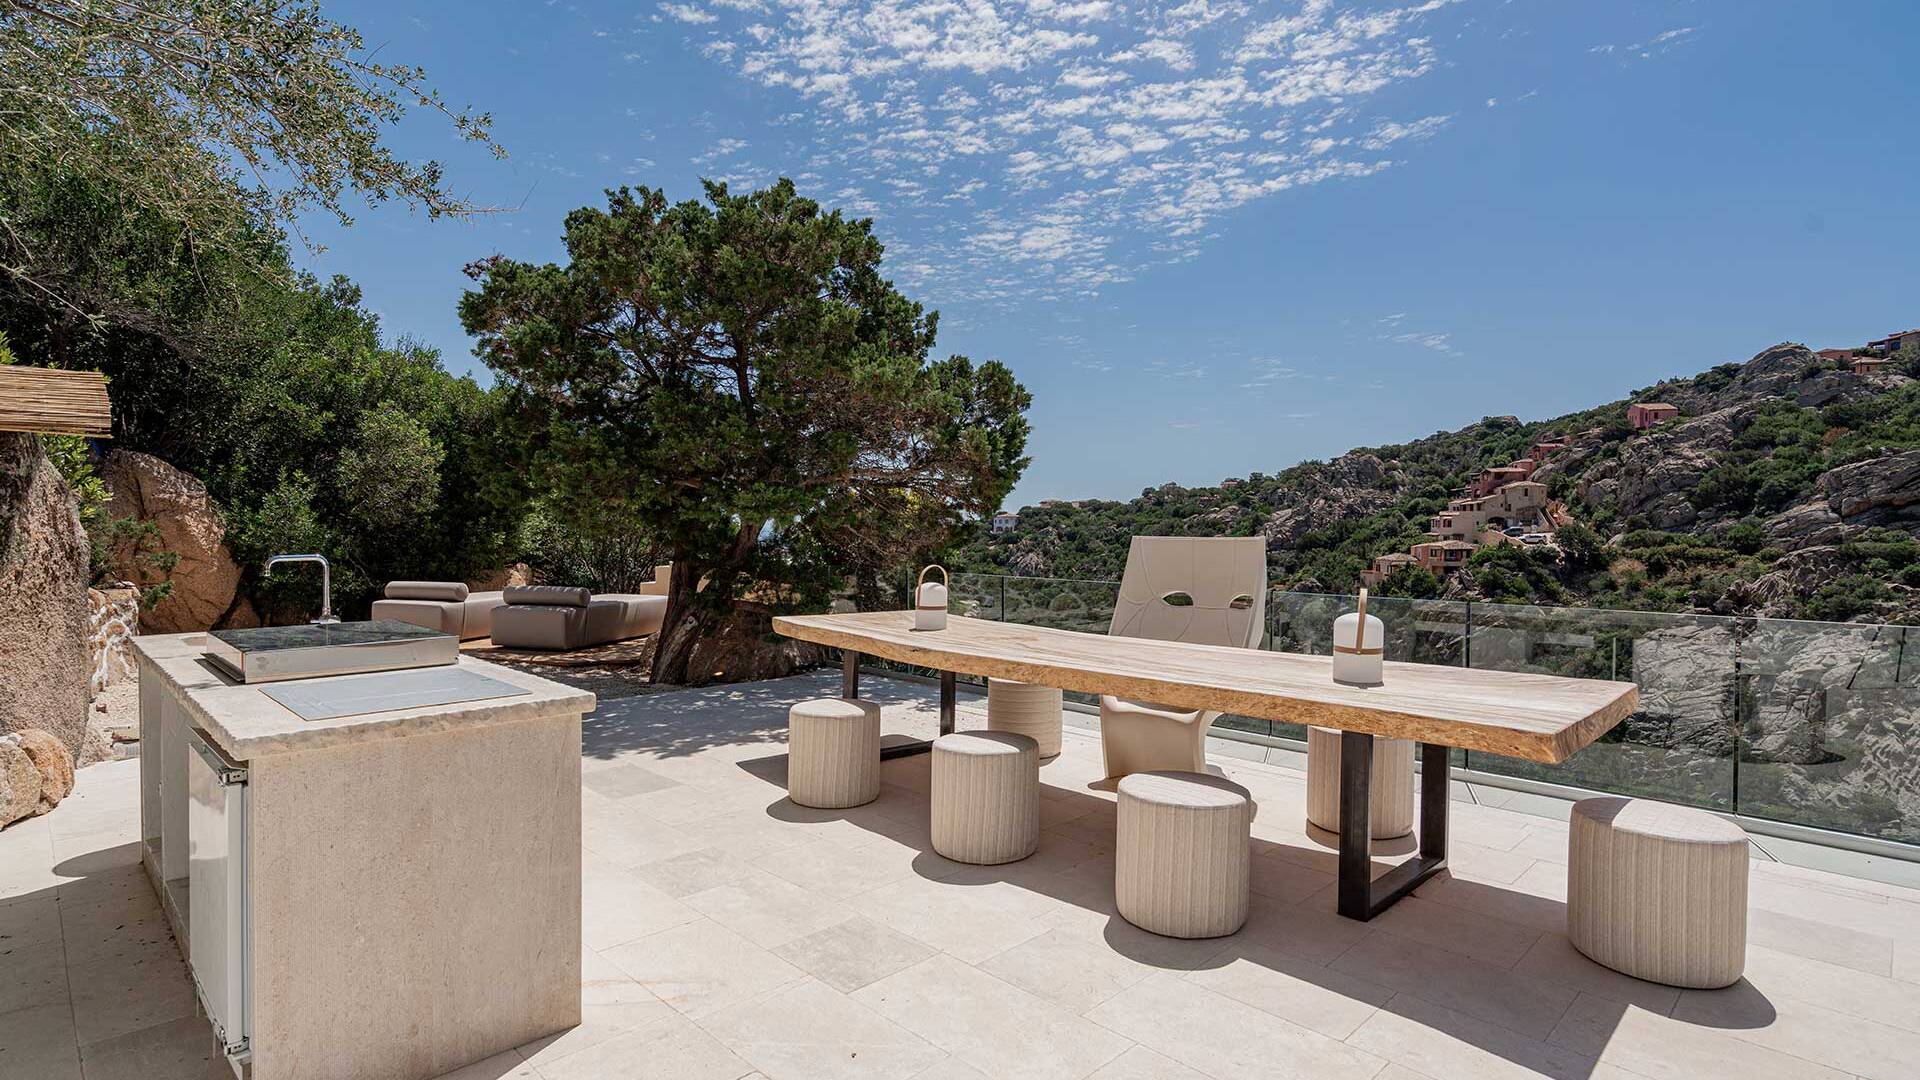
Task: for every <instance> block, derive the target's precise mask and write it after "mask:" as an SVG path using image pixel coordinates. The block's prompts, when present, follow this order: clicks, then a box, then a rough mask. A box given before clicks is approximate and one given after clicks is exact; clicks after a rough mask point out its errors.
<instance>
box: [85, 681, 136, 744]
mask: <svg viewBox="0 0 1920 1080" xmlns="http://www.w3.org/2000/svg"><path fill="white" fill-rule="evenodd" d="M87 724H88V726H89V727H91V728H93V732H94V734H95V735H96V736H97V738H96V739H94V740H92V742H91V746H90V749H97V750H98V752H99V754H100V756H97V757H96V756H94V755H93V754H92V753H89V754H88V755H87V761H85V762H83V763H82V764H89V765H90V764H92V763H93V762H95V761H105V760H111V758H112V751H111V749H110V747H111V745H112V744H111V743H110V741H109V736H110V735H111V733H112V732H113V730H114V729H115V728H128V729H131V730H133V731H136V732H137V731H139V730H140V676H138V675H128V676H126V677H125V678H123V679H121V680H120V681H119V682H116V683H114V684H113V685H112V686H109V687H107V688H106V689H105V690H102V691H101V692H100V693H98V694H95V695H94V698H93V704H92V706H91V707H89V708H88V709H87ZM132 745H135V746H137V745H139V744H138V743H135V744H132Z"/></svg>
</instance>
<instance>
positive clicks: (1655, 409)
mask: <svg viewBox="0 0 1920 1080" xmlns="http://www.w3.org/2000/svg"><path fill="white" fill-rule="evenodd" d="M1679 415H1680V406H1678V405H1669V404H1667V403H1666V402H1664V401H1636V402H1634V403H1633V404H1631V405H1629V406H1627V423H1629V424H1631V425H1633V429H1634V430H1635V431H1645V430H1647V429H1648V428H1650V427H1652V426H1653V425H1655V424H1658V423H1660V422H1661V421H1663V420H1671V419H1673V418H1674V417H1676V416H1679Z"/></svg>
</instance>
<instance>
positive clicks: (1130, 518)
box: [953, 343, 1920, 621]
mask: <svg viewBox="0 0 1920 1080" xmlns="http://www.w3.org/2000/svg"><path fill="white" fill-rule="evenodd" d="M1851 367H1852V366H1851V364H1850V363H1849V362H1848V360H1847V359H1846V358H1845V357H1843V356H1840V357H1836V356H1835V355H1832V354H1828V355H1825V356H1823V355H1817V354H1815V353H1814V352H1812V351H1810V350H1809V349H1807V348H1806V347H1805V346H1804V345H1798V344H1791V343H1788V344H1781V345H1776V346H1774V347H1772V348H1770V349H1766V350H1764V351H1762V352H1761V353H1759V354H1758V355H1756V356H1754V357H1753V358H1752V359H1751V360H1748V361H1746V362H1745V363H1743V364H1742V363H1734V364H1722V365H1720V366H1718V367H1714V368H1711V369H1709V370H1707V371H1704V372H1702V373H1700V374H1698V375H1695V376H1692V377H1688V378H1679V379H1670V380H1667V381H1664V382H1661V383H1657V384H1655V385H1654V386H1651V387H1648V388H1645V389H1643V390H1640V391H1637V392H1635V393H1634V394H1632V395H1630V396H1629V397H1627V398H1623V399H1621V400H1618V401H1613V402H1608V403H1607V404H1604V405H1600V406H1597V407H1595V408H1592V409H1588V410H1584V411H1582V412H1577V413H1572V414H1569V415H1566V416H1560V417H1555V418H1553V419H1551V420H1543V421H1534V422H1527V421H1522V420H1519V419H1517V418H1515V417H1511V416H1499V417H1488V418H1486V419H1484V420H1481V421H1480V422H1478V423H1476V424H1471V425H1468V426H1467V427H1464V428H1461V429H1460V430H1458V431H1451V432H1439V433H1436V434H1433V435H1429V436H1427V437H1425V438H1421V439H1417V440H1414V441H1412V442H1408V443H1403V444H1399V445H1393V446H1379V447H1366V448H1359V449H1355V450H1351V451H1349V452H1347V453H1345V454H1342V455H1341V456H1339V457H1337V458H1334V459H1332V460H1330V461H1309V462H1302V463H1301V464H1298V465H1295V466H1292V467H1290V468H1287V469H1284V470H1282V471H1280V472H1278V473H1275V474H1272V475H1267V474H1263V473H1257V472H1256V473H1253V474H1251V475H1249V476H1247V477H1245V478H1244V479H1230V480H1226V481H1224V482H1222V483H1221V484H1219V485H1218V486H1213V487H1192V488H1189V487H1183V486H1181V485H1178V484H1163V485H1161V486H1159V487H1156V488H1149V489H1147V490H1145V491H1143V492H1141V494H1140V496H1139V497H1138V498H1136V499H1129V500H1125V501H1115V500H1093V499H1090V500H1077V501H1074V502H1062V501H1049V502H1047V503H1043V504H1041V505H1040V506H1031V507H1023V508H1022V509H1021V510H1020V512H1019V521H1018V524H1017V525H1016V526H1015V527H1014V528H1012V529H1010V530H1007V531H1004V532H1000V533H997V534H996V533H991V532H990V531H989V530H988V529H986V528H985V527H983V528H982V530H981V533H980V534H979V536H978V537H976V538H975V539H974V540H972V541H971V542H969V543H968V544H966V545H964V546H963V547H962V549H961V550H959V551H957V552H956V553H954V557H953V562H954V563H955V565H956V566H958V567H959V568H962V569H966V570H974V571H981V572H993V573H1010V574H1016V575H1021V576H1051V577H1093V578H1117V577H1118V576H1119V574H1120V571H1121V569H1122V567H1123V566H1124V564H1125V561H1126V549H1127V542H1128V538H1129V537H1130V536H1132V535H1134V534H1149V535H1153V534H1172V535H1209V536H1252V535H1261V536H1264V537H1265V538H1266V540H1267V548H1268V560H1269V565H1270V567H1271V570H1272V575H1273V580H1274V582H1275V584H1276V585H1281V586H1284V587H1288V588H1295V589H1303V590H1323V591H1330V592H1350V591H1352V590H1353V589H1354V588H1355V587H1357V586H1358V584H1359V575H1360V571H1361V569H1362V568H1363V567H1365V566H1366V565H1367V564H1368V563H1369V562H1370V561H1371V560H1372V559H1373V558H1374V557H1375V556H1378V555H1384V554H1387V553H1389V552H1393V551H1405V550H1407V548H1408V547H1409V546H1410V545H1411V544H1415V543H1419V542H1421V541H1422V540H1424V539H1427V538H1428V537H1426V536H1425V532H1424V530H1425V529H1426V527H1427V524H1428V521H1429V519H1430V518H1431V517H1432V516H1433V515H1434V514H1435V513H1438V512H1440V511H1442V510H1444V509H1445V507H1446V504H1447V501H1448V500H1449V499H1450V498H1455V497H1457V496H1458V495H1459V494H1460V489H1461V488H1462V486H1463V485H1464V484H1465V483H1466V482H1467V480H1468V479H1469V478H1470V477H1471V476H1473V475H1474V474H1475V473H1477V472H1479V471H1480V470H1482V469H1485V468H1488V467H1492V466H1496V465H1504V464H1506V463H1508V462H1510V461H1513V460H1515V459H1518V458H1523V457H1525V456H1526V454H1527V451H1528V448H1529V447H1531V446H1532V445H1533V444H1534V443H1536V442H1538V441H1540V440H1542V439H1545V438H1549V437H1558V438H1561V439H1564V440H1565V441H1566V442H1567V443H1568V446H1567V448H1566V449H1565V450H1564V451H1561V452H1558V453H1556V454H1554V455H1553V457H1551V458H1550V459H1549V460H1547V461H1546V462H1544V463H1543V464H1541V465H1540V466H1539V468H1538V469H1537V471H1536V472H1535V473H1534V475H1533V477H1532V479H1535V480H1539V481H1542V482H1544V483H1546V484H1547V485H1548V488H1549V491H1550V494H1551V496H1552V497H1553V498H1554V499H1557V500H1560V501H1562V502H1563V503H1564V504H1565V506H1566V509H1567V510H1568V511H1569V513H1570V514H1571V516H1572V517H1573V519H1574V520H1575V522H1576V523H1577V524H1575V525H1572V526H1570V527H1568V528H1566V529H1563V530H1562V532H1561V544H1560V545H1559V548H1558V549H1542V548H1531V549H1529V548H1522V547H1520V546H1518V545H1499V546H1492V547H1485V548H1481V549H1480V550H1478V551H1476V552H1475V553H1474V555H1473V557H1472V559H1471V560H1470V562H1469V564H1468V567H1467V569H1466V570H1464V571H1462V572H1459V573H1455V574H1450V575H1447V576H1446V577H1445V578H1435V577H1433V575H1431V574H1428V573H1427V572H1426V571H1420V570H1417V569H1416V570H1414V571H1411V572H1409V571H1401V572H1399V573H1396V574H1395V575H1394V576H1393V577H1392V578H1390V579H1389V580H1388V581H1387V582H1386V583H1385V585H1384V586H1383V587H1382V591H1385V592H1389V593H1398V594H1403V595H1434V596H1454V597H1461V598H1479V599H1486V600H1498V601H1505V602H1516V603H1565V604H1592V605H1597V606H1607V607H1622V608H1640V609H1648V610H1666V611H1679V610H1696V611H1702V612H1714V613H1719V614H1747V615H1771V616H1779V617H1796V618H1825V619H1842V620H1844V619H1852V618H1868V619H1875V620H1894V621H1920V542H1917V541H1916V537H1920V382H1916V381H1915V380H1914V379H1913V378H1911V377H1910V373H1911V372H1912V371H1914V370H1915V369H1917V368H1920V353H1916V351H1915V350H1913V349H1909V350H1908V351H1907V352H1904V353H1902V354H1900V355H1899V356H1898V357H1895V358H1894V362H1892V363H1888V364H1884V365H1881V366H1879V367H1878V368H1877V369H1876V370H1872V371H1869V372H1867V373H1864V374H1857V373H1855V372H1854V371H1853V370H1852V369H1851ZM1636 401H1664V402H1667V403H1670V404H1673V405H1676V406H1678V407H1679V408H1680V416H1679V417H1677V418H1675V419H1673V420H1670V421H1667V422H1665V423H1662V424H1660V425H1658V426H1656V427H1654V428H1653V429H1651V430H1649V431H1644V432H1640V431H1635V430H1634V429H1633V428H1632V427H1631V426H1630V425H1629V424H1628V423H1627V417H1626V407H1627V405H1628V404H1630V403H1632V402H1636Z"/></svg>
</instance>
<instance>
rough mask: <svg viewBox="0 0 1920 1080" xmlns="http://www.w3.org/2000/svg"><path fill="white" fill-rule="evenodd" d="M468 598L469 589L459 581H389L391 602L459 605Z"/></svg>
mask: <svg viewBox="0 0 1920 1080" xmlns="http://www.w3.org/2000/svg"><path fill="white" fill-rule="evenodd" d="M466 598H467V587H466V586H465V585H463V584H461V583H460V582H458V581H389V582H387V599H389V600H446V601H450V602H452V603H456V604H457V603H459V602H460V601H462V600H465V599H466Z"/></svg>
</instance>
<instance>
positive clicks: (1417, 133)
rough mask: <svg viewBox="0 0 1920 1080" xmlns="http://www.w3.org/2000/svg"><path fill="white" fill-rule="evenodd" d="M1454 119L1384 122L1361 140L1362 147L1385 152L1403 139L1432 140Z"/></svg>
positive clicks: (1432, 118)
mask: <svg viewBox="0 0 1920 1080" xmlns="http://www.w3.org/2000/svg"><path fill="white" fill-rule="evenodd" d="M1452 119H1453V117H1451V116H1425V117H1421V118H1420V119H1418V120H1415V121H1413V122H1412V123H1407V124H1403V123H1400V122H1399V121H1396V120H1382V121H1380V122H1379V123H1377V124H1375V125H1373V130H1372V131H1371V132H1369V133H1368V134H1367V137H1366V138H1364V139H1362V140H1360V145H1361V146H1362V147H1364V148H1365V149H1368V150H1385V149H1386V148H1387V147H1389V146H1392V145H1393V144H1394V143H1397V142H1399V141H1400V140H1401V139H1415V140H1419V139H1431V138H1433V136H1434V135H1436V134H1438V133H1439V131H1440V129H1441V128H1443V127H1446V126H1447V123H1448V121H1451V120H1452Z"/></svg>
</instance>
